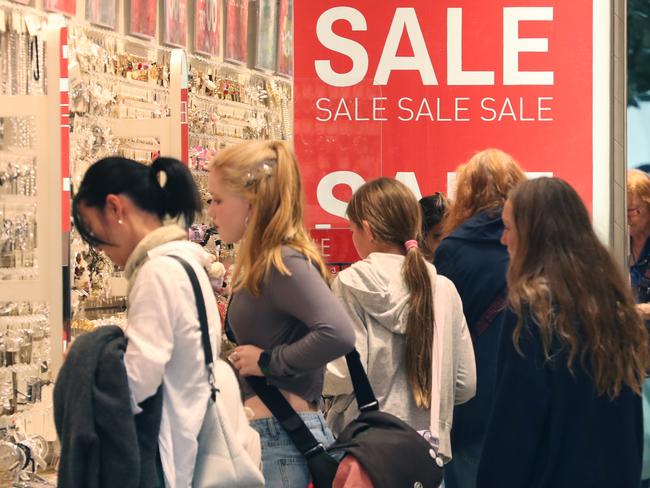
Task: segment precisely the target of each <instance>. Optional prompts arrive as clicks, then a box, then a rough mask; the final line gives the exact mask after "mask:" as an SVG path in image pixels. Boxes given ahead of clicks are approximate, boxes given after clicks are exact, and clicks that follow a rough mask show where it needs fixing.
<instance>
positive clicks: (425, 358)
mask: <svg viewBox="0 0 650 488" xmlns="http://www.w3.org/2000/svg"><path fill="white" fill-rule="evenodd" d="M347 215H348V218H349V219H350V221H352V222H353V223H354V224H355V225H357V226H358V227H362V226H363V222H364V221H365V222H368V225H369V226H370V229H371V231H372V235H373V236H374V238H375V239H376V240H378V241H380V242H383V243H388V244H397V245H398V246H402V247H404V244H405V242H406V241H408V240H420V237H421V228H422V223H421V212H420V207H419V205H418V201H417V200H416V199H415V195H413V192H411V190H409V189H408V187H407V186H406V185H404V184H403V183H400V182H399V181H397V180H392V179H390V178H379V179H376V180H373V181H370V182H368V183H366V184H365V185H363V186H362V187H361V188H359V189H358V190H357V191H356V192H355V193H354V195H353V196H352V200H350V203H349V204H348V208H347ZM402 276H403V278H404V282H405V283H406V287H407V289H408V291H409V298H408V302H407V304H408V314H407V318H406V376H407V379H408V382H409V385H410V386H411V392H412V394H413V397H414V398H415V403H416V405H417V406H418V407H421V408H430V407H431V347H432V346H431V345H432V343H433V327H434V323H433V322H434V314H433V291H432V286H431V276H430V275H429V272H428V270H427V265H426V262H425V260H424V257H423V255H422V253H421V252H420V250H419V249H417V248H412V249H411V250H409V251H407V252H406V256H405V259H404V265H403V266H402Z"/></svg>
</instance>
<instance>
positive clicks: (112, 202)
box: [104, 193, 124, 223]
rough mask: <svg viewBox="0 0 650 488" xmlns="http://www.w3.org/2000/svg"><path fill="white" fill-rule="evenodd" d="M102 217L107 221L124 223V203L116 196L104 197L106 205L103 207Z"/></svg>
mask: <svg viewBox="0 0 650 488" xmlns="http://www.w3.org/2000/svg"><path fill="white" fill-rule="evenodd" d="M104 216H105V217H106V218H107V219H108V220H109V221H114V222H120V223H121V222H123V221H124V202H123V201H122V199H121V198H120V197H119V196H118V195H114V194H112V193H111V194H109V195H107V196H106V205H105V206H104Z"/></svg>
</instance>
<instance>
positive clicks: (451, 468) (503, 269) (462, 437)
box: [435, 209, 509, 488]
mask: <svg viewBox="0 0 650 488" xmlns="http://www.w3.org/2000/svg"><path fill="white" fill-rule="evenodd" d="M501 234H503V222H502V221H501V209H495V210H491V211H485V212H481V213H479V214H477V215H475V216H474V217H472V218H470V219H468V220H467V221H466V222H464V223H463V224H461V225H460V226H459V227H458V228H457V229H456V230H455V231H454V232H452V233H451V234H450V235H449V236H447V237H446V238H445V239H444V240H443V241H442V242H441V243H440V246H438V249H437V250H436V255H435V265H436V269H437V270H438V273H440V274H441V275H443V276H446V277H447V278H449V279H450V280H451V281H452V282H453V283H454V285H455V286H456V289H457V290H458V294H459V295H460V298H461V299H462V301H463V311H464V313H465V318H466V319H467V325H468V327H469V331H470V333H471V334H472V343H473V345H474V356H475V358H476V396H475V397H474V398H472V399H471V400H470V401H469V402H467V403H464V404H462V405H457V406H456V407H455V408H454V422H453V427H452V430H451V448H452V454H453V459H452V461H451V462H450V463H449V464H448V465H447V466H446V467H445V485H446V486H447V487H448V488H458V487H463V486H473V485H474V482H475V479H476V474H477V469H478V462H479V459H480V455H481V449H482V445H483V439H484V437H485V432H486V429H487V422H488V418H489V415H490V411H491V409H492V402H493V399H494V387H495V379H496V368H497V358H498V350H499V344H500V341H501V328H502V322H503V320H504V311H505V305H504V304H505V296H506V293H507V285H506V273H507V270H508V263H509V256H508V250H507V249H506V247H505V246H503V245H502V244H501V242H500V239H501ZM492 308H494V309H495V310H497V312H495V313H492V314H486V311H487V310H488V309H492ZM486 317H490V318H491V320H488V319H487V318H486ZM480 323H483V324H482V325H479V324H480ZM479 329H482V333H480V334H479V333H478V330H479ZM504 488H505V487H504Z"/></svg>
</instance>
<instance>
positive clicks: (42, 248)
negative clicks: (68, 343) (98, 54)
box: [0, 6, 69, 486]
mask: <svg viewBox="0 0 650 488" xmlns="http://www.w3.org/2000/svg"><path fill="white" fill-rule="evenodd" d="M0 10H2V12H3V13H2V14H0V17H2V19H0V21H3V22H6V24H5V25H6V26H7V27H8V29H9V31H5V32H4V33H0V37H2V36H3V35H5V34H6V35H8V36H13V37H14V38H15V39H16V40H17V39H20V42H21V43H25V45H26V46H28V47H27V48H26V49H22V48H21V49H19V50H16V51H15V52H14V53H13V58H11V59H8V56H9V55H10V54H11V53H10V52H9V51H5V50H3V49H2V48H1V47H0V66H2V68H0V69H5V71H4V75H3V76H9V78H4V77H3V80H4V81H10V80H15V81H16V82H15V83H14V82H9V83H6V84H5V85H3V90H2V91H1V92H0V297H1V298H0V444H2V446H3V453H7V452H8V450H10V449H12V446H13V447H20V446H21V445H28V446H30V451H29V452H30V456H31V462H32V467H31V468H29V469H25V470H23V469H22V467H23V466H24V465H23V464H20V465H18V464H17V465H16V466H17V468H16V470H15V471H16V473H15V475H16V476H20V479H21V480H22V481H23V482H24V485H25V486H32V484H31V483H32V482H34V481H35V480H36V479H37V478H38V474H37V473H36V472H39V473H40V472H41V471H42V470H45V469H46V468H47V467H48V466H51V465H50V464H49V463H50V462H54V461H52V460H53V459H54V457H53V456H52V453H53V452H54V448H53V445H54V444H53V442H54V441H55V439H56V433H55V431H54V424H53V413H52V400H51V397H52V384H51V383H52V380H53V378H54V377H55V375H56V372H57V371H58V369H59V368H60V365H61V363H62V360H63V318H64V317H63V316H64V309H63V308H64V306H63V301H64V300H63V297H64V292H63V280H62V278H61V277H62V269H63V266H65V253H64V240H63V239H62V228H61V220H60V219H59V218H57V217H56V216H57V215H62V214H63V201H64V199H63V198H61V195H62V194H65V191H66V188H67V187H68V185H69V182H68V180H67V179H66V178H65V177H64V176H65V173H64V170H65V164H64V161H63V153H64V151H63V150H62V149H63V145H64V140H65V137H66V134H67V127H68V122H67V120H66V119H65V117H62V112H61V108H62V107H61V105H62V103H63V94H64V93H65V91H66V89H67V88H66V80H65V79H64V78H63V77H62V76H61V75H62V74H63V73H64V70H62V66H63V58H62V39H63V38H64V35H63V33H62V30H61V29H58V28H47V26H46V24H45V22H44V16H39V15H38V14H37V13H34V12H32V11H31V10H29V9H15V10H4V9H3V8H2V7H1V6H0ZM3 19H4V20H3ZM20 32H22V34H19V33H20ZM20 36H22V38H20ZM0 44H1V42H0ZM30 45H31V46H32V47H31V49H30V48H29V46H30ZM25 57H26V58H25ZM37 57H38V60H37V59H36V58H37ZM25 61H27V62H25ZM30 61H31V62H30ZM7 70H9V71H11V75H8V74H7V73H8V71H7ZM53 217H54V218H53ZM9 434H10V435H9ZM14 450H15V454H16V455H17V456H18V457H20V456H19V455H20V453H21V449H14ZM12 452H13V451H12ZM22 452H26V451H22ZM4 455H7V456H12V455H13V454H4ZM46 458H47V459H46ZM2 475H3V476H4V475H6V473H4V472H3V473H2ZM3 479H4V478H3ZM42 486H45V485H42Z"/></svg>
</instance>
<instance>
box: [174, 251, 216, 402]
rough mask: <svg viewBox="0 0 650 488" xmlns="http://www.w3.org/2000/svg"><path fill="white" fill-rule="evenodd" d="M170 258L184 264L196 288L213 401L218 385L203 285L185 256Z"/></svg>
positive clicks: (196, 299)
mask: <svg viewBox="0 0 650 488" xmlns="http://www.w3.org/2000/svg"><path fill="white" fill-rule="evenodd" d="M169 257H170V258H173V259H175V260H176V261H178V262H179V263H181V265H182V266H183V269H185V272H186V273H187V276H188V278H189V279H190V283H191V284H192V290H194V299H195V301H196V309H197V311H198V314H199V325H200V326H201V345H202V346H203V354H204V357H205V365H206V367H207V369H208V381H209V382H210V396H211V398H212V401H216V399H217V387H216V386H215V383H214V371H213V369H212V366H213V363H214V357H213V355H212V345H211V344H210V332H209V329H208V314H207V312H206V308H205V300H204V299H203V291H202V290H201V285H200V284H199V279H198V278H197V276H196V273H195V272H194V269H193V268H192V266H191V265H190V263H188V262H187V261H185V260H184V259H183V258H181V257H179V256H173V255H170V256H169Z"/></svg>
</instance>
